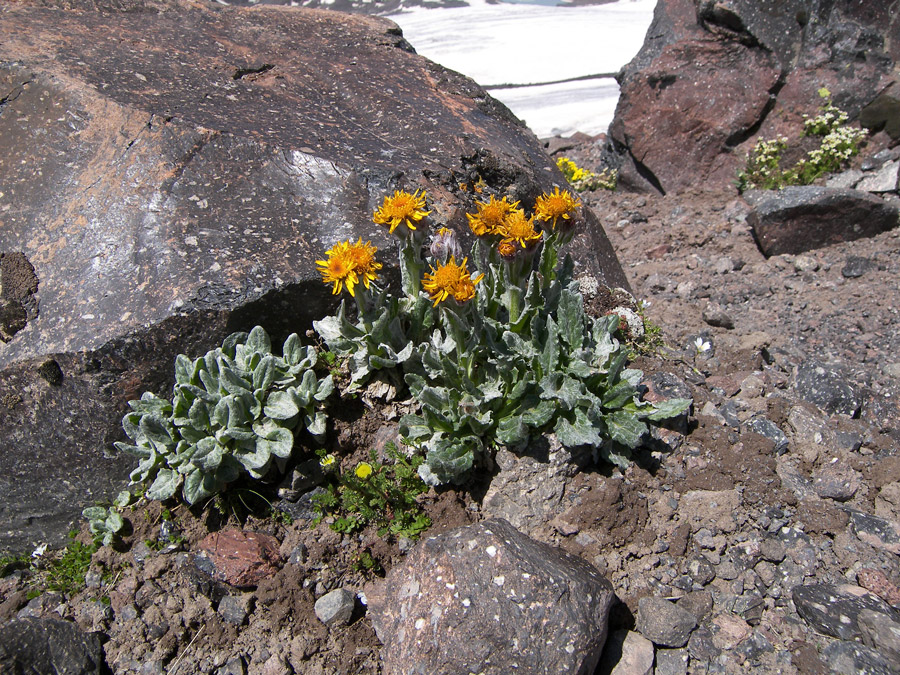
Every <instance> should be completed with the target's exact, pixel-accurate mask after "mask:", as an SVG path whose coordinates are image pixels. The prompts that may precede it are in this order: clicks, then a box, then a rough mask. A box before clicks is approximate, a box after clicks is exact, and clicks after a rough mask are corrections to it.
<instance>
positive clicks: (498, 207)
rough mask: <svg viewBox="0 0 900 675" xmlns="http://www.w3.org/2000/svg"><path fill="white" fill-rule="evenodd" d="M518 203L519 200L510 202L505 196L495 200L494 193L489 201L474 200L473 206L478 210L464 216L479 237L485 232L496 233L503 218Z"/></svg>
mask: <svg viewBox="0 0 900 675" xmlns="http://www.w3.org/2000/svg"><path fill="white" fill-rule="evenodd" d="M518 205H519V202H513V203H512V204H510V203H509V199H508V198H507V197H504V198H503V199H501V200H500V201H497V200H496V199H494V195H491V198H490V200H489V201H486V202H478V201H476V202H475V207H476V208H477V209H478V212H477V213H467V214H466V218H468V219H469V227H470V228H471V230H472V232H474V233H475V234H476V235H477V236H479V237H481V236H484V235H485V234H496V233H497V232H498V231H499V229H500V227H501V226H502V225H503V219H504V218H506V216H507V215H508V214H509V212H510V211H512V210H513V209H515V208H516V207H517V206H518Z"/></svg>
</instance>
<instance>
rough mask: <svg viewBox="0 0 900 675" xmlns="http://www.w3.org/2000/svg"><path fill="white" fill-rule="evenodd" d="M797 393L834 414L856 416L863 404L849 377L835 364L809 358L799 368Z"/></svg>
mask: <svg viewBox="0 0 900 675" xmlns="http://www.w3.org/2000/svg"><path fill="white" fill-rule="evenodd" d="M796 387H797V393H798V394H799V395H800V398H802V399H803V400H805V401H809V402H810V403H812V404H813V405H816V406H818V407H819V408H820V409H821V410H823V411H824V412H826V413H828V414H829V415H832V414H834V413H840V414H842V415H849V416H851V417H852V416H854V415H855V414H856V413H857V412H858V411H859V408H860V406H861V405H862V399H861V397H860V396H859V394H858V393H857V392H856V391H855V390H854V389H853V387H851V386H850V384H848V378H847V377H846V376H845V375H844V374H843V373H841V372H840V371H839V370H838V369H837V368H835V367H833V366H827V365H825V364H823V363H820V362H818V361H816V360H815V359H807V360H806V361H804V362H803V363H802V364H800V367H799V368H798V369H797V379H796Z"/></svg>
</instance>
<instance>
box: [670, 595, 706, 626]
mask: <svg viewBox="0 0 900 675" xmlns="http://www.w3.org/2000/svg"><path fill="white" fill-rule="evenodd" d="M677 604H678V606H679V607H681V609H683V610H685V611H686V612H688V613H690V614H691V616H693V617H694V618H695V619H697V623H702V622H703V621H704V620H705V619H706V617H707V616H708V615H709V613H710V612H711V611H712V608H713V597H712V593H710V592H709V591H694V592H692V593H688V594H687V595H684V596H682V597H681V598H679V599H678V603H677Z"/></svg>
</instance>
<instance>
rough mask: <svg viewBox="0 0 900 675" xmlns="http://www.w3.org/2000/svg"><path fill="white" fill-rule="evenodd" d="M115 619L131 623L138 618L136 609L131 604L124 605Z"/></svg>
mask: <svg viewBox="0 0 900 675" xmlns="http://www.w3.org/2000/svg"><path fill="white" fill-rule="evenodd" d="M116 618H117V619H121V620H122V621H132V620H134V619H136V618H138V611H137V607H135V606H134V605H132V604H128V605H125V606H124V607H122V609H120V610H119V611H118V612H117V613H116Z"/></svg>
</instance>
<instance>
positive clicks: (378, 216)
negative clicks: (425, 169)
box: [372, 190, 431, 234]
mask: <svg viewBox="0 0 900 675" xmlns="http://www.w3.org/2000/svg"><path fill="white" fill-rule="evenodd" d="M429 213H431V211H426V210H425V191H424V190H423V191H422V194H421V195H419V191H418V190H416V191H415V192H414V193H412V194H410V193H409V192H404V191H400V190H395V191H394V196H393V197H385V198H384V203H383V204H382V205H381V208H379V209H375V213H374V215H373V216H372V219H373V220H374V221H375V223H376V224H377V225H387V226H388V227H389V228H390V230H389V231H390V233H391V234H394V230H396V229H397V226H398V225H400V224H401V223H406V227H408V228H409V229H410V230H415V229H416V223H418V222H419V221H420V220H422V218H424V217H425V216H427V215H428V214H429Z"/></svg>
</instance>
